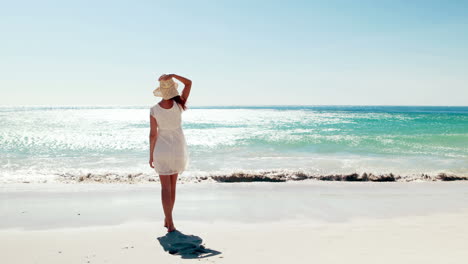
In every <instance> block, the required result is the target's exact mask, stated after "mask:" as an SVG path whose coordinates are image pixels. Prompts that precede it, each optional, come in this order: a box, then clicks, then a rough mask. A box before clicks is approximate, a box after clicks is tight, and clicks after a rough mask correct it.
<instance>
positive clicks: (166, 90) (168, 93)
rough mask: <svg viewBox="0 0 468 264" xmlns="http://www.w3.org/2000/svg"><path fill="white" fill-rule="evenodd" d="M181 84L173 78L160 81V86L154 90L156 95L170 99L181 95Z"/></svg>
mask: <svg viewBox="0 0 468 264" xmlns="http://www.w3.org/2000/svg"><path fill="white" fill-rule="evenodd" d="M178 86H179V85H178V84H177V83H176V82H174V80H173V79H172V78H170V79H168V80H165V81H159V87H158V88H156V89H155V90H154V91H153V94H154V96H158V97H162V98H163V99H164V100H169V99H171V98H172V97H174V96H177V95H179V92H178V91H177V87H178Z"/></svg>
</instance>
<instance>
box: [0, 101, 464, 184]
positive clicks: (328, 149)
mask: <svg viewBox="0 0 468 264" xmlns="http://www.w3.org/2000/svg"><path fill="white" fill-rule="evenodd" d="M150 107H151V106H147V107H141V106H135V107H133V106H114V107H107V106H95V107H94V106H87V107H81V106H77V107H73V106H66V107H48V106H37V107H5V106H4V107H0V124H1V126H0V183H21V182H42V183H50V182H68V183H75V182H88V181H92V182H124V183H129V182H130V183H151V182H154V181H157V178H158V177H157V175H156V173H155V172H154V171H153V170H152V169H151V168H150V167H149V164H148V157H149V144H148V135H149V108H150ZM183 129H184V133H185V137H186V140H187V144H188V149H189V155H190V160H189V162H190V163H189V168H188V170H187V171H185V172H184V173H182V175H181V176H180V178H182V179H183V180H186V181H191V182H199V181H205V180H210V179H211V180H215V181H223V179H231V180H232V181H236V179H237V180H238V181H242V179H244V180H245V179H248V178H251V179H252V177H253V178H255V179H257V180H268V179H279V181H282V180H289V179H293V180H294V179H306V178H312V179H328V180H330V179H335V180H336V179H343V178H342V177H341V176H342V175H349V174H354V173H356V174H358V175H363V174H364V173H366V175H374V176H375V177H380V176H379V175H390V174H391V175H392V177H396V179H397V180H404V181H415V180H436V179H437V175H440V174H442V173H443V174H447V175H456V176H461V177H466V176H468V107H428V106H424V107H420V106H251V107H238V106H229V107H190V108H189V109H188V110H187V111H186V112H184V113H183ZM330 175H338V176H339V177H335V178H333V177H331V178H330V177H328V178H327V177H325V176H330ZM340 175H341V176H340ZM340 177H341V178H340ZM359 177H361V176H359ZM351 178H353V177H351ZM351 178H348V179H351ZM366 179H367V178H366Z"/></svg>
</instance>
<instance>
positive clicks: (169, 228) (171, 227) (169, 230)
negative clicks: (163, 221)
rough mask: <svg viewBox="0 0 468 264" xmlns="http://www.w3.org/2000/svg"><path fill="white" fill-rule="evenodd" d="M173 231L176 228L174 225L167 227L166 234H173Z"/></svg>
mask: <svg viewBox="0 0 468 264" xmlns="http://www.w3.org/2000/svg"><path fill="white" fill-rule="evenodd" d="M174 231H176V228H175V226H174V225H171V226H169V227H168V228H167V232H168V233H170V232H174Z"/></svg>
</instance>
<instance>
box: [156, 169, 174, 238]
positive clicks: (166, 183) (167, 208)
mask: <svg viewBox="0 0 468 264" xmlns="http://www.w3.org/2000/svg"><path fill="white" fill-rule="evenodd" d="M159 180H160V182H161V201H162V206H163V210H164V215H165V216H166V222H167V225H168V231H169V232H170V231H173V229H174V223H173V222H172V194H171V177H170V176H167V175H159Z"/></svg>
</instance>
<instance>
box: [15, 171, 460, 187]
mask: <svg viewBox="0 0 468 264" xmlns="http://www.w3.org/2000/svg"><path fill="white" fill-rule="evenodd" d="M57 176H58V180H59V181H60V182H64V183H126V184H133V183H151V182H159V179H158V177H157V176H155V175H148V174H144V173H137V174H113V173H105V174H92V173H88V174H84V175H74V174H58V175H57ZM179 180H180V181H183V182H187V183H190V182H192V183H197V182H220V183H236V182H287V181H303V180H317V181H341V182H412V181H466V180H468V177H467V176H457V175H448V174H446V173H440V174H438V175H434V176H431V175H428V174H421V175H419V176H415V175H412V176H400V175H395V174H393V173H389V174H379V175H377V174H372V173H362V174H358V173H351V174H333V175H308V174H306V173H304V172H300V171H296V172H283V171H261V172H234V173H230V174H221V175H217V174H211V175H207V176H197V177H179ZM24 183H29V182H24Z"/></svg>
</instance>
